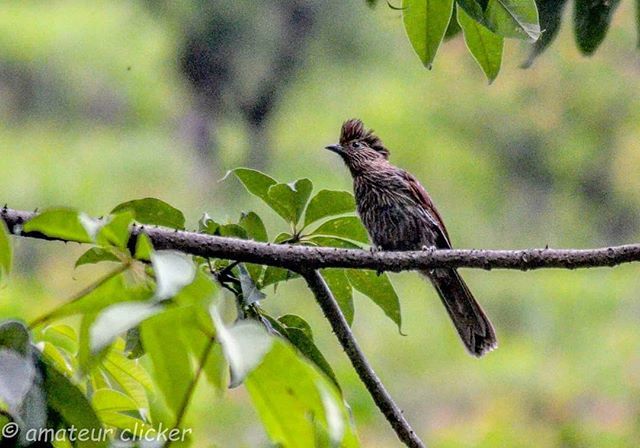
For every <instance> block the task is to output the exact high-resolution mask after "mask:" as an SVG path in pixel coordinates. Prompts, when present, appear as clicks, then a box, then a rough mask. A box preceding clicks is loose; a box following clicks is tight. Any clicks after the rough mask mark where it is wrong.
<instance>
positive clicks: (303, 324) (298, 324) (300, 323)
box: [278, 314, 313, 340]
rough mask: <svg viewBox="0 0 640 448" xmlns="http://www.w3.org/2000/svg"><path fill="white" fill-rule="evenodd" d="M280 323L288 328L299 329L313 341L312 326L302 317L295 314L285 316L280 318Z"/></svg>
mask: <svg viewBox="0 0 640 448" xmlns="http://www.w3.org/2000/svg"><path fill="white" fill-rule="evenodd" d="M278 322H280V323H281V324H282V325H284V326H285V327H287V328H297V329H298V330H301V331H302V332H303V333H304V334H306V335H307V337H308V338H309V339H311V340H313V331H312V330H311V326H310V325H309V324H308V323H307V321H306V320H304V319H303V318H302V317H300V316H297V315H295V314H285V315H284V316H280V317H278Z"/></svg>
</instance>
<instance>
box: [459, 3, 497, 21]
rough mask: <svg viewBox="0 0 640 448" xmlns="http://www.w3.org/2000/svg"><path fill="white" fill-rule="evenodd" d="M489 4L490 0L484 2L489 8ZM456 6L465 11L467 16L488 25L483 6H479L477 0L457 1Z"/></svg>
mask: <svg viewBox="0 0 640 448" xmlns="http://www.w3.org/2000/svg"><path fill="white" fill-rule="evenodd" d="M488 2H489V0H484V1H483V5H484V7H486V6H487V4H488ZM456 5H457V6H458V7H459V8H461V9H464V11H465V12H466V13H467V15H468V16H469V17H471V18H473V20H475V21H476V22H478V23H482V24H484V25H486V23H485V18H484V8H483V5H481V4H479V3H478V2H477V1H476V0H456ZM454 9H455V8H454ZM454 19H455V17H454Z"/></svg>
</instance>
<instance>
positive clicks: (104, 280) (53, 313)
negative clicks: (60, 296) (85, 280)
mask: <svg viewBox="0 0 640 448" xmlns="http://www.w3.org/2000/svg"><path fill="white" fill-rule="evenodd" d="M129 267H130V265H129V264H128V263H123V264H122V265H120V266H118V267H117V268H116V269H114V270H113V271H111V272H109V273H108V274H106V275H105V276H104V277H102V278H101V279H100V280H98V281H97V282H95V283H92V284H90V285H89V286H87V287H86V288H84V289H83V290H82V291H80V292H78V293H76V294H74V296H73V297H71V299H69V300H67V301H66V302H65V303H63V304H62V305H59V306H57V307H56V308H54V309H53V310H51V311H49V312H47V313H45V314H43V315H41V316H40V317H37V318H36V319H34V320H33V321H31V323H30V324H29V329H31V330H33V329H34V328H35V327H37V326H38V325H42V324H45V323H47V322H49V321H50V320H51V319H52V318H54V317H56V315H57V314H58V312H60V310H61V309H62V308H63V307H65V306H67V305H70V304H72V303H74V302H77V301H78V300H80V299H82V298H83V297H84V296H86V295H87V294H89V293H91V292H93V291H95V290H96V289H98V288H99V287H100V286H102V285H104V284H105V283H107V282H108V281H109V280H111V279H112V278H114V277H115V276H117V275H120V274H121V273H123V272H125V271H126V270H127V269H129Z"/></svg>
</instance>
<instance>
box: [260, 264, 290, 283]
mask: <svg viewBox="0 0 640 448" xmlns="http://www.w3.org/2000/svg"><path fill="white" fill-rule="evenodd" d="M298 277H300V274H297V273H295V272H293V271H290V270H288V269H284V268H278V267H275V266H267V269H265V271H264V276H263V277H262V282H261V284H260V286H261V288H266V287H267V286H269V285H274V284H276V283H280V282H283V281H287V280H291V279H294V278H298Z"/></svg>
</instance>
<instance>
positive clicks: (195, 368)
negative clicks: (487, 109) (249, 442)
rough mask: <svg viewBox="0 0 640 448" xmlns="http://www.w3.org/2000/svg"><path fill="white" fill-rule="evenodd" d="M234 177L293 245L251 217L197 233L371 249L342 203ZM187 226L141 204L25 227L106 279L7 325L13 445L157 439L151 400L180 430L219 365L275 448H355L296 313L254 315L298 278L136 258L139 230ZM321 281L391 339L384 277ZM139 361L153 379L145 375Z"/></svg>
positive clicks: (45, 217)
mask: <svg viewBox="0 0 640 448" xmlns="http://www.w3.org/2000/svg"><path fill="white" fill-rule="evenodd" d="M232 173H233V175H234V176H235V177H236V178H237V179H238V180H239V181H240V182H241V183H242V185H244V186H245V188H246V189H247V191H248V192H250V193H252V194H254V195H255V196H257V197H258V198H260V199H262V200H263V201H264V203H265V204H267V205H268V206H269V208H270V209H271V210H273V211H274V212H275V213H276V214H277V215H278V216H279V217H280V218H281V219H282V220H283V221H284V222H285V224H286V226H287V229H288V232H283V233H280V234H278V236H276V237H275V238H273V239H270V238H269V235H268V232H267V229H266V227H265V225H264V224H263V221H262V218H261V217H260V216H259V215H258V214H257V213H255V212H248V213H243V214H242V215H241V216H240V219H239V220H238V222H236V223H226V224H221V223H218V222H216V221H214V220H213V219H212V218H210V217H209V216H208V215H206V214H205V216H203V218H202V219H201V220H200V231H201V232H203V233H207V234H212V235H222V236H230V237H233V238H244V239H254V240H256V241H265V242H267V241H271V242H272V243H273V244H279V243H282V242H288V243H292V244H303V245H314V246H323V245H324V246H330V245H332V244H336V243H337V244H336V245H337V246H343V245H345V244H348V245H349V246H350V247H360V245H361V244H363V243H365V242H366V241H367V236H366V231H365V230H364V228H363V227H362V224H361V223H360V221H359V220H358V219H357V218H356V217H354V216H351V213H353V211H354V209H355V202H354V199H353V197H352V195H351V194H350V193H347V192H344V191H331V190H321V191H319V192H318V193H316V194H315V195H313V196H312V191H313V184H312V182H311V181H310V180H309V179H299V180H297V181H295V182H291V183H279V182H277V181H276V180H275V179H273V178H271V177H270V176H267V175H266V174H264V173H261V172H259V171H255V170H250V169H247V168H238V169H235V170H233V171H232ZM184 222H185V221H184V216H183V215H182V213H181V212H180V211H179V210H177V209H175V208H174V207H172V206H170V205H169V204H167V203H165V202H163V201H160V200H158V199H154V198H146V199H139V200H133V201H128V202H125V203H123V204H120V205H118V206H116V207H115V208H114V209H113V210H112V212H111V213H110V214H109V215H107V216H105V217H102V218H99V219H96V218H92V217H90V216H88V215H86V214H84V213H81V212H77V211H75V210H73V209H60V208H54V209H50V210H45V211H43V212H42V213H40V214H38V215H37V216H36V217H35V218H33V219H32V220H30V221H28V222H27V223H25V225H24V230H25V231H26V232H37V233H40V234H43V235H45V236H48V237H55V238H62V239H65V240H67V241H77V242H81V243H89V244H91V245H92V247H91V248H89V249H88V250H87V251H85V252H84V253H83V254H82V255H81V256H80V257H79V258H78V260H77V261H76V267H79V266H83V265H86V264H102V263H106V264H109V265H110V266H111V270H110V271H109V272H108V273H107V274H106V275H105V276H103V277H102V278H100V279H98V280H97V281H96V282H94V283H93V284H92V285H90V286H89V287H88V288H86V289H85V290H83V291H81V292H80V293H78V294H77V295H76V296H74V297H73V298H72V299H71V300H69V301H68V302H67V303H65V304H63V305H61V306H59V307H57V308H55V309H53V310H51V311H49V312H48V313H46V314H44V315H43V316H41V317H40V318H38V319H36V320H35V321H33V322H32V323H31V324H30V325H29V326H28V327H27V326H25V325H23V324H21V323H19V322H16V321H5V322H4V323H3V324H2V325H1V326H0V345H1V346H2V349H1V350H0V357H1V358H2V362H3V364H5V365H9V366H10V367H9V368H8V369H4V370H3V374H2V381H0V385H2V384H4V385H7V386H4V387H2V388H0V399H1V400H2V403H3V405H4V407H5V408H6V409H7V412H8V415H9V416H10V417H11V418H12V419H13V420H14V421H16V422H17V423H18V424H19V426H20V429H21V431H20V435H19V436H18V444H19V445H24V444H26V441H27V439H25V438H24V437H26V435H27V434H28V431H29V429H32V428H39V427H45V426H47V427H55V428H70V427H71V426H75V427H78V428H100V427H103V426H104V427H110V428H114V429H116V430H117V431H118V432H117V433H116V434H117V435H116V438H118V437H122V436H123V435H124V434H127V431H134V429H135V428H136V427H138V428H146V429H148V430H150V431H153V430H154V428H156V427H157V424H158V421H157V419H156V415H155V413H154V412H152V409H151V407H150V404H149V403H150V398H149V397H150V395H155V394H159V395H160V396H161V397H162V401H163V403H164V405H165V407H166V411H167V412H168V413H169V415H171V416H172V418H173V421H174V426H175V427H176V428H177V427H179V426H180V425H181V423H182V419H183V417H184V413H185V411H186V408H187V406H188V403H189V400H190V397H191V395H192V394H193V390H194V387H195V383H196V382H197V380H198V378H199V372H200V371H204V372H205V376H206V378H207V380H208V381H209V383H210V384H211V385H212V386H213V387H214V388H215V389H218V390H220V389H221V388H223V387H224V386H225V376H226V375H225V370H226V368H225V366H228V368H229V371H230V383H229V387H237V386H240V385H242V384H246V386H247V388H248V391H249V394H250V396H251V398H252V400H253V403H254V406H255V407H256V410H257V412H258V414H259V415H260V416H261V418H262V421H263V424H264V427H265V430H266V432H267V434H269V436H270V437H271V439H272V440H273V442H274V443H282V444H284V445H286V446H300V447H303V446H310V445H312V444H314V443H315V444H320V445H321V446H345V447H350V446H357V445H358V440H357V437H356V435H355V430H354V428H353V425H352V423H351V416H350V413H349V410H348V407H346V404H345V402H344V399H343V398H342V393H341V390H340V385H339V383H338V379H337V377H336V375H335V373H334V371H333V369H332V367H331V365H330V363H329V362H328V361H327V359H326V358H325V357H324V355H323V354H322V353H321V352H320V350H319V349H318V347H317V346H316V345H315V342H314V337H313V332H312V329H311V327H310V325H309V324H308V323H307V322H306V321H305V320H304V319H303V318H302V317H301V316H298V315H294V314H286V315H283V316H279V317H273V316H271V315H269V314H268V312H267V311H266V310H265V309H264V308H263V307H262V301H263V300H264V299H266V298H267V297H268V291H267V287H268V286H271V285H273V286H274V289H275V287H276V286H277V285H278V284H280V283H283V282H286V281H287V280H289V279H291V278H295V277H296V276H297V274H296V273H292V272H288V271H286V270H284V269H280V270H279V271H278V272H274V269H273V268H269V267H266V266H258V265H252V264H246V265H245V264H243V263H237V262H230V261H229V260H219V259H217V260H203V259H198V258H192V257H187V256H186V255H183V254H180V253H176V252H171V251H161V250H154V249H153V247H152V245H151V244H150V240H149V239H148V238H147V237H146V236H145V235H144V233H142V234H141V235H140V236H139V237H138V238H137V243H136V247H135V250H134V251H133V253H132V252H131V250H130V247H129V244H128V243H129V240H130V231H131V228H132V225H133V224H134V223H138V224H139V225H143V224H144V225H154V226H155V225H160V226H171V227H175V228H183V227H184ZM140 228H141V229H143V227H140ZM0 236H2V237H3V241H4V242H3V244H4V246H3V247H5V250H3V252H2V263H3V264H2V268H3V272H8V271H9V269H8V266H9V265H10V262H11V257H10V254H11V251H10V250H9V249H10V245H9V240H8V237H7V235H6V232H2V234H1V235H0ZM114 266H115V267H114ZM323 275H324V276H325V278H326V280H327V283H328V285H329V287H330V288H331V289H332V290H333V292H334V293H335V295H336V297H337V299H338V301H339V304H340V306H341V307H342V308H343V310H344V313H345V315H346V316H347V317H348V320H349V322H352V321H353V314H354V311H353V303H352V300H353V299H352V290H353V289H355V290H357V291H360V292H362V293H363V294H364V295H366V296H368V297H369V298H371V300H372V301H373V303H375V304H376V305H377V306H378V307H380V309H381V310H382V311H383V312H384V313H385V314H386V315H387V316H388V317H389V318H390V319H391V320H392V321H393V322H394V323H395V324H396V325H397V327H398V329H400V326H401V315H400V304H399V300H398V296H397V294H396V292H395V290H394V288H393V286H392V285H391V283H390V281H389V279H388V277H387V275H386V274H376V273H374V272H365V271H356V270H342V269H330V270H326V272H324V273H323ZM219 286H222V287H223V288H224V289H226V290H228V291H231V292H232V293H233V297H234V300H235V302H236V308H237V320H236V322H235V323H231V324H230V323H226V322H225V319H223V318H222V317H221V316H222V314H223V313H222V311H223V309H224V306H223V301H222V299H221V297H220V294H219ZM74 315H78V316H80V318H81V321H80V326H79V329H78V330H77V331H76V330H75V329H74V328H73V327H71V326H69V325H67V324H65V323H61V322H60V320H62V319H64V318H66V317H68V316H74ZM168 328H171V331H167V329H168ZM125 335H126V336H125ZM125 337H126V344H125V339H124V338H125ZM31 340H33V341H34V342H30V341H31ZM216 347H217V349H216ZM185 348H187V349H186V350H185ZM147 358H148V360H149V361H150V364H151V369H150V371H147V369H146V368H144V367H143V364H142V363H141V361H144V360H146V359H147ZM158 434H161V433H158ZM159 437H160V435H159ZM68 438H69V441H70V442H73V440H72V436H71V435H69V436H68ZM107 442H108V440H106V439H105V440H103V441H102V443H103V444H106V443H107Z"/></svg>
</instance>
